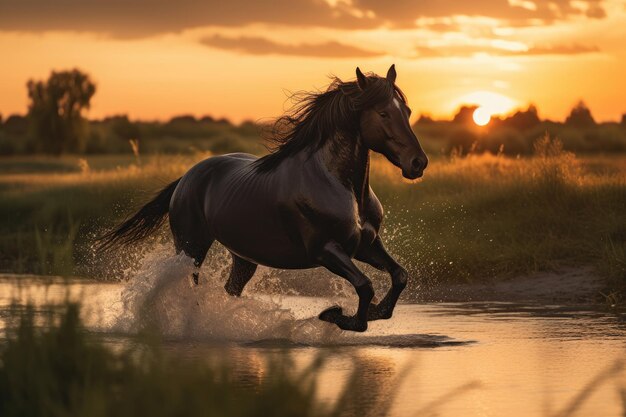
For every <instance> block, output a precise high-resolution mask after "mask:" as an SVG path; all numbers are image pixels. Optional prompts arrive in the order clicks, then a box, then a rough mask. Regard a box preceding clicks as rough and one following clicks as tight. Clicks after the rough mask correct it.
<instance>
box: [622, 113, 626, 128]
mask: <svg viewBox="0 0 626 417" xmlns="http://www.w3.org/2000/svg"><path fill="white" fill-rule="evenodd" d="M622 126H626V113H624V114H622Z"/></svg>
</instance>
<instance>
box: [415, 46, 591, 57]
mask: <svg viewBox="0 0 626 417" xmlns="http://www.w3.org/2000/svg"><path fill="white" fill-rule="evenodd" d="M414 51H415V52H416V54H417V56H418V57H420V58H442V57H467V56H472V55H475V54H480V53H483V54H489V55H494V56H537V55H581V54H589V53H595V52H600V48H598V47H597V46H595V45H590V46H586V45H580V44H572V45H550V46H532V47H529V48H528V49H526V50H520V51H512V50H508V49H502V48H494V47H492V46H484V47H482V46H477V45H460V46H449V47H439V48H431V47H427V46H418V47H416V48H414Z"/></svg>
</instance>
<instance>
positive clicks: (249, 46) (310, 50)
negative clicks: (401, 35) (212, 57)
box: [200, 35, 384, 58]
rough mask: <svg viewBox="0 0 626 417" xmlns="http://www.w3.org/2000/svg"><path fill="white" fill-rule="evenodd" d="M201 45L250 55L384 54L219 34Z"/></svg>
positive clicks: (336, 45) (331, 44)
mask: <svg viewBox="0 0 626 417" xmlns="http://www.w3.org/2000/svg"><path fill="white" fill-rule="evenodd" d="M200 42H201V43H202V44H203V45H206V46H210V47H213V48H218V49H224V50H231V51H238V52H242V53H247V54H252V55H270V54H275V55H291V56H313V57H320V58H357V57H373V56H381V55H384V53H382V52H376V51H370V50H365V49H361V48H357V47H356V46H351V45H345V44H342V43H339V42H333V41H331V42H324V43H317V44H312V43H302V44H297V45H288V44H283V43H275V42H272V41H270V40H268V39H264V38H258V37H246V36H242V37H238V38H227V37H224V36H221V35H213V36H207V37H205V38H202V39H201V40H200Z"/></svg>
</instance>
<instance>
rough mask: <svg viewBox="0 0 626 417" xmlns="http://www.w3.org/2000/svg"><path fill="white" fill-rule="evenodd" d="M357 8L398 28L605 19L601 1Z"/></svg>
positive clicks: (376, 0)
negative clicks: (442, 20)
mask: <svg viewBox="0 0 626 417" xmlns="http://www.w3.org/2000/svg"><path fill="white" fill-rule="evenodd" d="M353 3H354V7H357V8H359V9H361V10H364V11H371V12H372V13H373V14H374V15H375V16H377V17H379V18H381V19H383V20H385V21H387V22H391V23H393V24H395V25H397V26H403V27H410V26H413V25H414V22H415V20H416V19H418V18H424V17H445V16H459V15H462V16H473V17H477V16H480V17H488V18H494V19H500V20H504V21H509V22H512V23H516V24H520V23H526V24H532V23H531V22H533V21H536V20H541V21H543V22H544V23H551V22H554V21H556V20H564V19H568V18H570V17H572V16H580V15H585V16H587V17H590V18H603V17H605V16H606V13H605V11H604V9H603V7H602V0H580V1H576V0H528V1H519V2H509V1H508V0H472V1H468V0H449V1H427V0H394V1H393V2H382V1H380V0H354V1H353Z"/></svg>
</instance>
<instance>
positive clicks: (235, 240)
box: [217, 231, 316, 269]
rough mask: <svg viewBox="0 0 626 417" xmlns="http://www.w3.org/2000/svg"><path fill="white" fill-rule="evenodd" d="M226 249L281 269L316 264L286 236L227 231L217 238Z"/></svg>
mask: <svg viewBox="0 0 626 417" xmlns="http://www.w3.org/2000/svg"><path fill="white" fill-rule="evenodd" d="M217 240H218V241H219V242H220V243H221V244H223V245H224V246H225V247H226V248H227V249H228V250H230V251H232V252H234V253H235V254H237V255H238V256H240V257H242V258H244V259H246V260H248V261H250V262H254V263H256V264H259V265H265V266H269V267H271V268H282V269H304V268H312V267H314V266H316V265H315V264H314V263H312V262H311V261H310V259H309V257H308V256H307V253H306V251H305V250H304V248H300V247H298V245H295V244H293V242H291V241H290V240H289V239H288V237H286V236H285V237H282V238H281V236H279V235H277V234H276V232H274V233H273V234H271V235H269V234H265V233H264V234H260V235H256V234H255V233H250V231H246V233H242V234H234V233H228V235H226V236H225V235H223V236H220V237H218V238H217Z"/></svg>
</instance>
